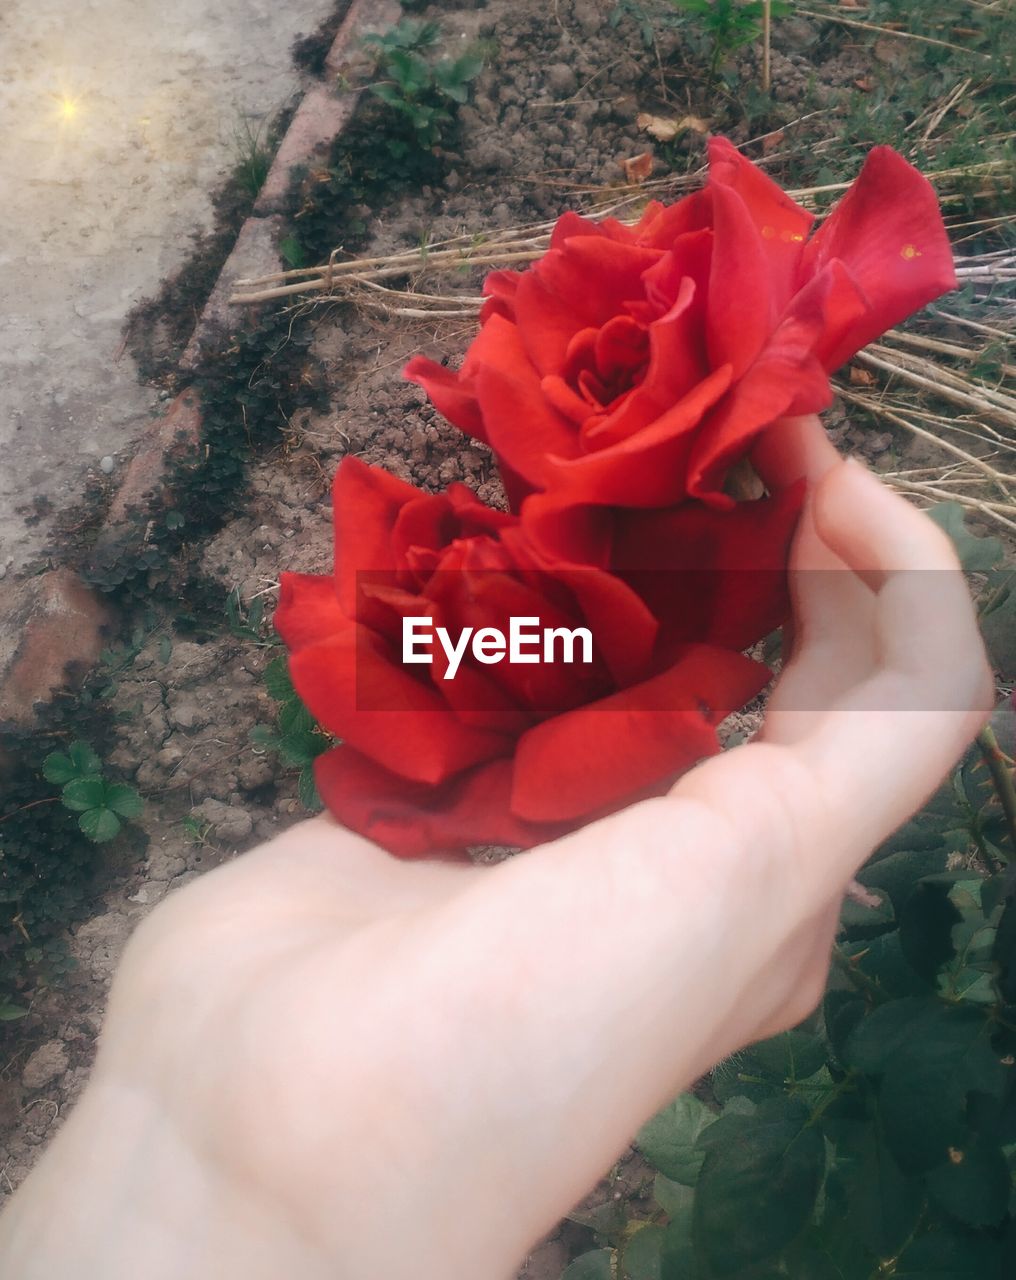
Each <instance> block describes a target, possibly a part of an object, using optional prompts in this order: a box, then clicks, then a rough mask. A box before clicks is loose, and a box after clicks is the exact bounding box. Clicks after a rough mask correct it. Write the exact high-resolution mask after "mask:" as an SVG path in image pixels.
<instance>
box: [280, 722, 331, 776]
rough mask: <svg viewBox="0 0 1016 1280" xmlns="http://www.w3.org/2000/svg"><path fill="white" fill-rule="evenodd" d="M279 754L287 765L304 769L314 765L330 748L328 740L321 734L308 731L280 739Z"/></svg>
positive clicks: (290, 734) (289, 734) (287, 735)
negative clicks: (323, 752) (328, 747)
mask: <svg viewBox="0 0 1016 1280" xmlns="http://www.w3.org/2000/svg"><path fill="white" fill-rule="evenodd" d="M278 746H279V754H280V755H281V756H282V759H283V760H284V761H285V762H286V764H291V765H296V766H298V767H299V768H303V766H304V765H308V764H312V763H313V762H314V761H315V760H316V759H317V758H318V756H319V755H320V754H321V752H322V751H324V750H325V749H326V748H327V746H328V740H327V739H326V738H323V737H322V736H321V734H320V733H315V732H314V731H313V730H312V729H307V730H305V731H303V732H302V733H288V734H286V736H285V737H284V738H280V739H279V744H278Z"/></svg>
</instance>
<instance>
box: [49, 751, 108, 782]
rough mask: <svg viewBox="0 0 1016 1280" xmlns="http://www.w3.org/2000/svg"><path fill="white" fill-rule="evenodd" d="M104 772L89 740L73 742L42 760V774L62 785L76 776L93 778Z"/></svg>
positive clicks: (50, 780)
mask: <svg viewBox="0 0 1016 1280" xmlns="http://www.w3.org/2000/svg"><path fill="white" fill-rule="evenodd" d="M100 773H102V761H101V760H100V759H99V757H98V756H97V755H96V754H95V752H94V751H93V750H92V748H91V747H90V746H89V745H88V743H87V742H72V743H71V745H70V746H69V747H68V748H67V752H66V754H65V753H64V752H63V751H54V752H52V753H51V754H50V755H48V756H47V757H46V759H45V760H44V761H43V762H42V776H43V777H44V778H45V779H46V781H47V782H54V783H56V784H57V785H58V786H62V785H63V784H64V783H65V782H71V781H73V780H74V779H75V778H92V777H96V776H97V775H99V774H100Z"/></svg>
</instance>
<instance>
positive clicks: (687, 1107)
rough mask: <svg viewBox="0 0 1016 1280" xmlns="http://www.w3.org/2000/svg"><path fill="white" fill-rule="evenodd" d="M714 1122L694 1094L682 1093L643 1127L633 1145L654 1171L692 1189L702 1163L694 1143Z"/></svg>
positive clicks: (711, 1113)
mask: <svg viewBox="0 0 1016 1280" xmlns="http://www.w3.org/2000/svg"><path fill="white" fill-rule="evenodd" d="M715 1119H716V1115H715V1113H714V1112H713V1111H710V1109H709V1108H708V1107H707V1106H706V1105H705V1103H704V1102H700V1101H699V1099H698V1098H696V1097H695V1095H694V1094H691V1093H682V1094H681V1096H680V1097H679V1098H676V1099H675V1100H674V1101H673V1102H672V1103H671V1104H670V1105H669V1106H668V1107H664V1109H663V1110H662V1111H661V1112H659V1113H658V1114H657V1115H655V1116H654V1117H653V1118H652V1120H650V1121H649V1123H648V1124H646V1125H644V1126H643V1127H642V1129H641V1130H640V1131H639V1135H638V1137H637V1138H636V1140H635V1141H636V1144H637V1146H638V1148H639V1150H640V1151H641V1152H642V1154H643V1155H644V1156H645V1158H646V1159H647V1160H648V1161H649V1163H650V1164H651V1165H652V1166H653V1168H654V1169H658V1170H659V1171H660V1173H662V1174H664V1175H665V1176H666V1177H667V1178H669V1179H671V1180H672V1181H674V1182H680V1183H683V1184H684V1185H686V1186H689V1187H690V1186H694V1185H695V1181H696V1179H697V1178H698V1174H699V1170H700V1169H701V1168H702V1161H703V1160H704V1159H705V1153H704V1152H703V1151H702V1150H700V1149H698V1148H697V1147H696V1143H697V1141H698V1138H699V1136H700V1135H701V1133H702V1131H703V1129H705V1128H706V1127H707V1126H708V1125H710V1124H712V1123H713V1121H714V1120H715Z"/></svg>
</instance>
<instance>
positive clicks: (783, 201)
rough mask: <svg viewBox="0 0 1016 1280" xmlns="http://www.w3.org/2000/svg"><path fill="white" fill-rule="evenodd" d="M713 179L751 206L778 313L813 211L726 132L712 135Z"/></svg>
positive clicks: (792, 282)
mask: <svg viewBox="0 0 1016 1280" xmlns="http://www.w3.org/2000/svg"><path fill="white" fill-rule="evenodd" d="M709 183H710V185H711V186H713V185H720V186H724V187H726V188H728V189H729V190H730V191H733V192H735V193H736V194H737V195H738V196H739V197H740V199H741V200H742V201H743V203H744V206H745V208H746V209H747V210H748V214H749V215H750V218H751V221H752V224H753V226H754V227H755V230H756V232H757V233H758V235H759V236H760V237H761V246H762V250H763V252H764V254H765V256H766V258H767V259H768V262H769V294H770V297H771V299H772V304H773V314H774V315H779V314H780V312H782V311H783V309H784V307H785V306H786V305H787V303H788V302H789V301H790V298H791V296H792V294H793V292H794V288H795V280H796V278H797V273H798V266H799V263H800V261H801V254H802V252H803V250H804V242H805V241H806V240H807V238H808V233H809V232H810V230H811V226H812V223H813V222H814V221H815V218H814V215H813V214H810V213H809V212H808V211H807V209H802V208H801V206H800V205H799V204H797V203H796V202H795V201H794V200H792V199H791V197H790V196H788V195H787V193H786V192H785V191H784V190H783V189H782V188H781V187H779V186H777V184H776V183H775V182H773V180H772V178H770V177H769V176H768V175H767V174H765V173H763V171H762V170H761V169H759V168H758V166H757V165H754V164H752V162H751V161H750V160H748V159H747V158H746V157H745V156H743V155H742V154H741V153H740V151H738V149H737V148H736V147H735V146H733V145H732V144H731V143H730V142H728V141H727V139H726V138H711V139H710V140H709Z"/></svg>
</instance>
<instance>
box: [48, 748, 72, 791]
mask: <svg viewBox="0 0 1016 1280" xmlns="http://www.w3.org/2000/svg"><path fill="white" fill-rule="evenodd" d="M42 776H43V777H44V778H45V779H46V781H47V782H55V783H56V784H57V786H61V785H62V784H63V783H65V782H70V781H71V779H72V778H76V777H77V776H78V773H77V770H76V769H75V768H74V765H73V764H72V763H71V760H70V757H69V756H66V755H64V753H63V752H62V751H53V752H51V753H50V755H48V756H47V757H46V759H45V760H43V762H42Z"/></svg>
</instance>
